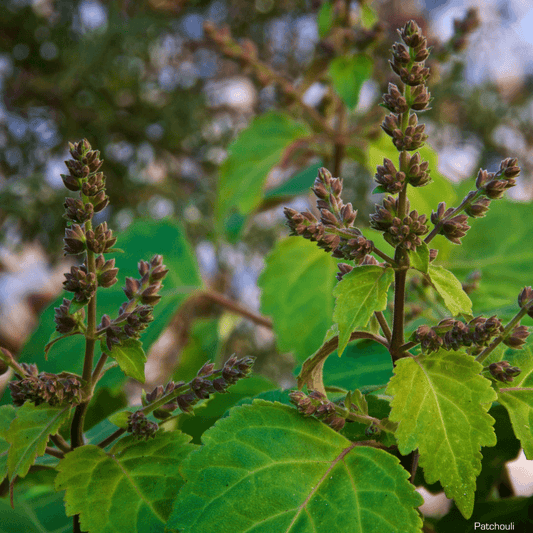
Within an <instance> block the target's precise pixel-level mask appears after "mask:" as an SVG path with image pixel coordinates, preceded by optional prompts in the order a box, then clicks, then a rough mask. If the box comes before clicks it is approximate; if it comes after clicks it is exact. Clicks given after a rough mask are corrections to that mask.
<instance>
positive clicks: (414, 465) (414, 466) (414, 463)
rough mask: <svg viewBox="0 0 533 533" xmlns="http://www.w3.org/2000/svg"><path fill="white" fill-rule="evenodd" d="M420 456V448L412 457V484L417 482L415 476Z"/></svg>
mask: <svg viewBox="0 0 533 533" xmlns="http://www.w3.org/2000/svg"><path fill="white" fill-rule="evenodd" d="M419 457H420V453H419V452H418V448H417V449H416V450H415V451H414V452H413V453H412V457H411V477H410V478H409V483H411V484H412V485H414V484H415V476H416V471H417V469H418V458H419Z"/></svg>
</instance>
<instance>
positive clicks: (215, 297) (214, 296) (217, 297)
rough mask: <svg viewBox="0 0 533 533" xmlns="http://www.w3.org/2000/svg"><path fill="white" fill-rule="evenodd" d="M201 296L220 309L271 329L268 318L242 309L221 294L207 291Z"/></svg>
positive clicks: (270, 322)
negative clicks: (219, 306)
mask: <svg viewBox="0 0 533 533" xmlns="http://www.w3.org/2000/svg"><path fill="white" fill-rule="evenodd" d="M201 295H202V296H206V297H207V298H209V299H210V300H212V301H213V302H216V303H217V304H219V305H221V306H222V307H225V308H226V309H228V310H230V311H233V312H234V313H236V314H237V315H241V316H243V317H245V318H247V319H248V320H251V321H252V322H255V323H256V324H258V325H259V326H263V327H265V328H268V329H272V320H270V318H267V317H264V316H262V315H258V314H256V313H254V312H253V311H250V310H249V309H246V307H243V306H242V305H240V304H239V303H237V302H235V301H234V300H231V299H230V298H227V297H226V296H224V295H223V294H220V293H219V292H216V291H214V290H211V289H209V290H207V291H204V292H202V293H201Z"/></svg>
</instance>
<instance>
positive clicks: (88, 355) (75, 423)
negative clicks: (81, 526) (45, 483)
mask: <svg viewBox="0 0 533 533" xmlns="http://www.w3.org/2000/svg"><path fill="white" fill-rule="evenodd" d="M82 198H83V201H84V203H88V199H87V197H85V196H84V195H82ZM90 230H92V224H91V221H90V220H88V221H87V222H85V231H86V232H87V231H90ZM87 271H88V272H89V273H93V274H94V275H95V276H96V262H95V256H94V252H92V251H91V250H89V249H88V248H87ZM97 290H98V286H97V287H96V290H95V292H94V295H93V297H92V298H91V299H90V300H89V303H88V304H87V330H86V332H85V357H84V359H83V373H82V378H83V380H84V381H85V382H86V383H85V387H84V388H85V392H86V394H87V396H86V397H85V398H84V401H83V402H82V403H80V404H79V405H77V406H76V410H75V411H74V417H73V418H72V425H71V427H70V444H71V446H72V449H75V448H78V447H79V446H83V444H84V440H83V426H84V422H85V415H86V413H87V408H88V406H89V402H90V399H91V397H92V394H93V390H94V387H93V379H92V371H93V361H94V347H95V344H96V293H97Z"/></svg>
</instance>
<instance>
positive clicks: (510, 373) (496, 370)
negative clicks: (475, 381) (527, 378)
mask: <svg viewBox="0 0 533 533" xmlns="http://www.w3.org/2000/svg"><path fill="white" fill-rule="evenodd" d="M489 371H490V373H491V375H492V376H493V377H494V378H495V379H497V380H498V381H503V383H510V382H511V381H513V379H514V378H515V377H516V376H518V375H520V373H521V372H522V370H520V368H518V367H517V366H511V365H510V363H509V361H500V362H498V363H491V364H490V365H489Z"/></svg>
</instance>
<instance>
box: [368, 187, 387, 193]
mask: <svg viewBox="0 0 533 533" xmlns="http://www.w3.org/2000/svg"><path fill="white" fill-rule="evenodd" d="M386 192H387V189H385V187H383V185H378V186H377V187H374V188H373V189H372V194H384V193H386Z"/></svg>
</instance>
